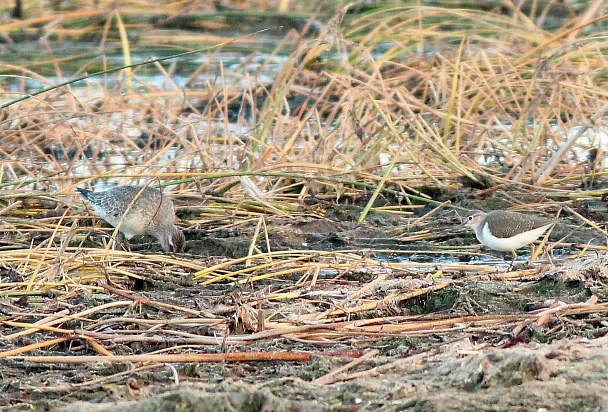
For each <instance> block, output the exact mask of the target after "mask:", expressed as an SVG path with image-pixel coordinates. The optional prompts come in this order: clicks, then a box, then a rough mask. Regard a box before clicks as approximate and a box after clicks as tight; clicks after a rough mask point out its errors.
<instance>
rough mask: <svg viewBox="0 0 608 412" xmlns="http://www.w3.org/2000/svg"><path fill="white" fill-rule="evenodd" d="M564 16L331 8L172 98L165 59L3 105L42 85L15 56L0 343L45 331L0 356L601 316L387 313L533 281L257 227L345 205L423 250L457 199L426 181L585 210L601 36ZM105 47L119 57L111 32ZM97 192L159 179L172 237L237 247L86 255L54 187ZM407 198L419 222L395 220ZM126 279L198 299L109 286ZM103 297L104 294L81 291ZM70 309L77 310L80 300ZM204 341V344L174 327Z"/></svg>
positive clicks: (326, 337) (599, 118)
mask: <svg viewBox="0 0 608 412" xmlns="http://www.w3.org/2000/svg"><path fill="white" fill-rule="evenodd" d="M594 4H596V3H594ZM167 7H168V6H167ZM590 7H591V6H590ZM167 12H168V13H169V12H170V11H167ZM82 13H84V12H82ZM128 14H129V13H126V12H125V15H128ZM581 16H583V17H580V18H577V19H573V20H572V21H570V22H569V23H568V24H567V25H565V26H564V27H562V28H561V29H559V30H556V31H550V32H549V31H546V30H543V29H541V28H540V27H538V26H536V25H535V24H534V23H533V21H532V20H530V19H527V18H526V17H525V16H523V15H521V14H518V13H514V14H513V15H510V16H507V15H497V14H493V13H489V12H488V13H486V12H479V11H475V12H473V11H466V10H449V9H442V8H427V7H416V8H393V9H391V10H380V11H378V12H377V13H369V14H367V15H362V16H360V17H356V18H353V17H352V16H349V17H348V19H345V18H344V15H338V16H337V17H335V18H333V19H331V20H330V21H329V22H328V23H327V24H326V25H325V26H324V28H323V30H322V31H321V32H320V33H319V34H318V36H317V37H316V38H314V39H311V38H303V37H299V35H298V34H297V33H295V32H293V31H292V32H289V33H288V34H287V35H286V36H285V38H284V39H283V42H282V43H281V44H280V46H278V47H277V49H276V50H275V52H274V53H271V54H269V55H261V54H256V53H252V54H251V55H250V56H248V57H246V58H245V59H244V60H243V61H241V62H240V64H238V65H232V66H231V67H227V66H226V65H224V64H222V63H221V60H220V58H223V57H226V54H225V53H224V52H223V51H222V50H217V49H216V50H215V51H213V52H211V54H210V56H211V57H210V58H209V59H207V60H205V62H204V63H201V64H200V65H198V67H197V68H196V69H195V70H194V71H193V72H191V73H188V76H187V78H186V79H185V80H184V81H183V85H182V84H179V85H178V84H177V83H176V81H175V80H174V78H175V76H176V74H177V73H180V70H179V62H175V61H168V62H162V63H161V62H155V63H152V64H142V65H136V66H135V67H132V68H131V70H130V71H129V72H127V71H121V72H119V73H107V74H101V75H94V76H90V77H88V79H87V80H86V82H87V83H86V84H87V85H86V86H85V87H76V85H75V84H67V85H65V86H62V87H60V88H55V89H52V90H49V91H46V92H45V93H41V94H38V95H36V96H33V97H30V98H26V99H25V100H22V101H19V102H10V101H7V100H6V96H10V99H12V100H15V99H17V98H18V97H19V96H21V95H28V93H29V91H28V89H26V87H25V79H26V78H28V79H31V78H37V79H39V80H40V81H41V82H42V83H43V84H45V85H51V83H52V82H51V81H49V80H47V79H46V78H45V77H44V76H40V75H38V74H37V73H36V70H35V65H34V64H33V67H26V66H23V67H18V68H15V67H14V65H13V66H11V65H8V64H0V70H3V71H5V72H6V71H7V70H9V69H11V70H12V71H13V73H15V74H14V75H16V76H22V78H23V79H24V83H22V84H21V86H20V88H19V90H14V89H12V90H11V91H10V92H7V94H6V95H5V97H4V101H3V103H4V108H3V109H2V121H1V122H0V129H1V131H0V133H2V144H1V146H0V161H1V164H0V167H1V173H0V202H1V206H0V208H1V209H0V217H1V219H2V221H1V227H0V229H1V231H2V236H3V237H2V240H3V243H2V245H3V247H2V250H0V266H1V267H2V270H3V273H2V278H3V280H2V283H0V293H1V294H2V296H4V302H3V305H4V314H5V317H4V320H3V322H4V323H3V324H4V328H3V332H2V333H3V334H4V335H5V340H7V341H9V342H12V341H15V339H16V338H17V337H23V336H24V334H32V333H40V332H45V334H44V336H45V339H46V340H44V339H43V340H42V341H41V342H38V343H36V344H31V345H29V344H28V345H25V344H24V345H21V346H20V345H16V347H15V348H13V349H10V350H6V351H5V352H3V353H0V356H2V357H7V356H15V355H17V354H25V353H27V352H29V351H32V350H37V349H41V348H46V347H51V346H53V347H54V345H57V344H59V343H65V342H69V341H76V340H77V341H83V342H86V343H87V344H88V348H87V350H86V351H83V353H88V354H92V353H97V354H99V355H100V356H107V355H110V354H118V353H116V352H114V351H112V350H108V349H107V348H105V347H104V345H106V344H107V343H108V342H114V343H117V342H120V343H122V344H131V343H133V342H136V341H137V342H143V343H146V344H147V345H149V346H145V347H140V348H141V351H142V352H141V353H144V352H145V350H147V349H146V348H149V349H150V352H149V353H148V354H153V353H156V352H154V350H156V347H157V345H158V344H159V342H164V343H168V344H169V345H170V346H172V347H173V348H174V350H175V352H177V353H179V352H180V351H181V350H182V349H184V350H185V348H191V347H192V346H191V345H197V347H198V345H210V346H212V347H216V348H217V347H218V346H219V347H220V348H221V350H224V351H225V350H227V348H228V347H230V346H231V345H236V344H251V343H253V342H260V341H268V340H271V339H274V338H276V337H279V336H281V337H283V338H285V339H288V340H293V341H306V342H308V343H311V344H313V345H317V344H319V345H321V344H327V343H331V342H338V341H340V342H342V341H345V340H348V341H354V340H355V337H357V338H361V339H363V338H365V339H382V338H385V337H387V336H410V335H415V336H431V335H438V334H444V335H460V334H462V333H465V334H466V333H473V332H474V331H478V330H481V329H483V330H485V331H487V332H488V333H491V331H495V332H496V333H497V334H500V333H502V331H505V330H507V331H511V332H513V331H514V330H515V329H517V328H521V327H523V326H522V325H527V324H530V323H531V322H537V324H538V325H541V326H545V325H547V324H549V323H550V322H549V318H551V317H557V316H558V315H559V316H569V315H573V314H577V315H579V314H581V313H600V312H601V313H603V312H605V311H606V307H605V304H602V303H599V304H598V303H596V302H595V301H590V302H587V303H586V304H581V305H567V306H559V307H558V309H556V310H555V311H553V312H551V313H549V312H538V313H535V314H530V313H515V312H513V313H512V314H500V313H488V314H486V315H484V316H475V313H473V312H472V313H469V314H468V315H467V314H465V313H463V311H462V310H460V311H456V312H453V313H451V312H437V313H433V314H429V315H424V316H404V315H403V314H402V313H403V306H400V303H402V302H406V301H407V302H420V300H421V299H422V298H425V299H426V298H428V297H430V296H433V294H434V293H437V292H438V291H441V290H442V289H446V288H450V287H455V286H457V285H461V284H463V283H465V282H486V281H489V282H492V281H500V282H514V284H515V282H517V284H519V282H526V281H530V280H538V279H540V278H542V277H543V276H544V272H543V271H546V270H548V269H547V268H546V267H543V269H542V270H532V271H523V272H511V273H499V274H496V272H497V270H496V267H494V266H492V265H489V264H488V265H478V266H473V265H468V264H467V265H465V264H459V263H455V262H454V263H445V264H443V263H435V262H433V263H428V264H425V263H417V262H408V261H405V260H402V261H401V262H398V263H395V262H393V261H387V260H386V259H381V258H377V257H376V256H378V255H390V254H391V253H394V254H399V253H403V254H404V256H409V254H410V253H411V251H404V252H399V251H395V250H385V249H382V248H373V247H371V248H366V249H363V248H356V249H352V250H334V251H327V250H314V248H307V247H302V248H301V250H274V247H273V246H272V241H271V240H272V237H273V236H274V232H273V231H272V230H269V229H268V226H267V224H269V223H270V222H272V221H274V220H277V219H283V221H287V222H295V221H298V220H300V219H313V220H314V219H327V220H330V219H329V218H328V217H327V213H326V211H325V210H323V209H322V208H320V209H315V208H313V207H309V204H307V203H306V202H308V201H311V199H312V200H313V201H319V202H327V203H324V204H333V205H335V204H344V203H346V202H355V203H357V204H358V205H359V206H360V208H359V209H358V211H357V216H356V217H357V219H359V220H360V221H361V222H366V218H368V217H369V215H370V214H372V215H375V216H381V217H387V216H390V217H394V216H396V217H397V218H399V219H400V220H399V221H400V222H401V223H402V226H400V228H399V233H395V234H394V235H396V234H399V235H402V236H403V239H404V242H407V241H412V240H427V241H431V242H433V241H434V239H435V238H434V236H435V235H436V229H432V226H427V225H430V224H431V223H432V221H433V220H434V219H439V220H441V221H445V220H446V219H448V218H449V217H450V213H449V212H447V211H448V210H449V209H450V208H452V207H455V208H458V207H459V205H455V204H449V203H447V202H445V199H439V198H438V197H436V196H434V195H433V194H432V193H429V192H427V189H428V188H429V187H434V188H436V189H439V190H441V191H445V192H444V193H446V192H450V191H451V192H450V193H458V191H463V187H469V186H470V185H478V187H482V188H484V189H486V190H484V191H483V192H473V191H471V192H470V193H471V194H475V195H477V196H480V195H488V194H491V193H493V192H494V191H497V190H505V192H506V193H507V194H506V195H505V197H506V198H507V199H508V202H507V203H510V204H511V205H512V206H514V207H516V208H520V209H526V208H529V209H538V208H539V207H540V206H539V204H533V205H530V204H529V201H528V200H529V199H536V200H537V201H538V202H543V208H547V209H551V210H556V209H558V208H562V207H566V206H572V205H573V202H574V200H573V197H575V196H576V197H578V198H587V199H589V198H591V199H599V198H601V197H602V196H604V195H605V194H606V192H607V190H606V189H604V188H603V187H602V186H599V189H597V190H588V191H585V190H582V189H580V188H581V186H582V185H588V186H589V187H592V185H597V184H598V182H599V183H601V182H602V181H603V180H604V179H605V175H606V169H605V163H604V161H603V160H604V156H603V155H602V154H599V155H597V156H596V157H595V158H594V159H591V160H589V159H588V158H587V156H588V154H589V153H590V151H591V150H598V151H599V152H601V150H602V148H603V145H604V147H605V143H603V145H602V144H601V143H600V141H599V138H600V136H601V135H602V134H604V132H605V127H606V125H605V123H606V117H605V116H604V113H605V111H606V107H605V106H604V102H605V101H606V97H607V94H608V92H607V91H606V90H608V84H607V83H608V82H607V79H608V77H607V76H605V71H606V67H608V61H607V60H606V56H605V53H604V51H605V49H606V48H607V47H608V42H607V40H606V33H605V32H588V31H587V30H586V29H587V28H588V27H593V25H594V24H599V23H601V21H600V20H599V19H596V20H594V19H593V17H589V16H587V15H586V14H584V13H583V14H581ZM78 17H79V18H85V17H86V18H90V16H88V15H84V14H81V15H79V16H78ZM15 24H16V23H15ZM22 24H24V23H22ZM30 24H31V22H30ZM32 27H33V26H32ZM105 27H106V29H107V30H109V26H105ZM125 27H126V29H127V32H129V31H130V30H132V28H131V27H129V25H128V24H127V25H126V26H124V27H123V28H125ZM87 30H88V29H87ZM5 33H8V34H7V35H8V36H9V37H10V36H11V35H12V33H14V32H11V31H10V30H6V31H5ZM103 33H105V34H103V37H102V38H103V40H104V41H106V40H107V41H110V40H111V36H109V37H108V36H106V34H107V32H103ZM56 35H57V36H58V37H59V38H61V35H62V33H61V32H60V31H59V32H57V33H56ZM120 37H121V36H120V35H119V36H117V38H118V39H119V40H120ZM259 41H260V39H259V37H256V36H253V37H251V38H248V39H247V42H250V44H256V42H259ZM243 42H245V40H242V41H239V44H243ZM112 44H113V45H117V44H118V43H113V42H112ZM289 45H294V46H293V51H292V52H291V53H290V54H289V57H288V58H287V59H285V56H284V55H282V53H283V52H284V51H285V49H286V48H287V47H288V46H289ZM121 47H122V49H123V50H125V48H129V47H130V46H129V42H128V41H126V39H125V36H124V35H123V36H122V46H121ZM53 63H54V64H55V67H56V75H57V78H58V79H60V80H63V79H66V77H65V75H63V74H62V69H61V61H59V60H56V61H54V62H53ZM93 63H95V64H93ZM99 66H101V68H102V69H105V68H109V63H108V61H106V60H105V59H104V58H103V57H98V58H96V59H95V60H92V61H91V63H90V66H89V65H88V64H87V65H83V66H82V67H81V70H80V71H79V73H77V74H75V75H74V76H82V75H84V74H85V73H87V72H89V71H90V70H92V68H93V67H96V68H99ZM276 67H279V69H278V71H277V70H274V68H276ZM271 69H272V70H271ZM268 73H274V74H273V77H272V78H271V79H270V81H268V80H267V79H268V77H267V76H268ZM152 78H153V80H151V79H152ZM6 87H8V86H6ZM13 87H14V86H13ZM581 130H582V131H584V132H585V133H582V132H581ZM604 137H605V136H604ZM560 148H564V149H561V150H560ZM97 181H104V182H105V181H112V182H120V183H121V184H127V183H147V182H149V181H153V182H155V183H157V184H159V185H162V186H166V190H167V191H168V192H169V193H170V194H171V195H172V196H173V197H174V198H175V199H176V202H177V205H178V211H179V213H178V214H179V216H180V217H181V218H182V219H181V221H180V224H181V225H182V226H184V227H187V228H188V229H189V231H190V233H191V234H192V233H195V232H198V231H201V230H203V229H204V230H208V231H209V232H210V233H212V234H214V233H217V232H219V231H229V230H233V229H235V228H239V227H245V226H247V225H249V227H254V228H255V229H254V230H253V231H252V232H251V233H252V238H251V246H250V247H249V253H248V254H246V255H243V256H240V257H237V258H228V257H201V256H200V253H199V254H198V256H197V254H184V255H182V256H167V255H154V254H151V253H137V252H122V251H115V250H111V249H110V248H103V247H99V248H91V247H88V246H87V245H86V242H87V240H86V239H85V235H86V234H87V230H88V229H87V227H88V226H89V225H88V222H89V217H88V216H89V215H88V212H86V211H85V210H84V209H83V206H82V203H81V202H80V201H78V200H77V199H76V197H75V195H74V188H75V187H76V186H81V185H88V184H90V183H92V182H97ZM463 185H464V186H463ZM593 187H595V186H593ZM507 189H508V190H507ZM466 190H469V189H466ZM573 191H575V192H576V194H575V195H572V192H573ZM480 197H481V196H480ZM547 198H548V199H551V200H546V199H547ZM454 200H458V199H457V196H456V197H455V198H454ZM461 200H462V198H461ZM322 204H323V203H322ZM421 205H428V206H431V207H430V208H428V209H426V211H427V212H428V210H430V209H432V208H435V207H436V209H434V210H433V213H428V214H421V213H418V216H413V215H412V213H413V212H415V211H416V209H417V208H419V207H420V206H421ZM83 222H84V224H83ZM588 224H589V226H590V227H592V228H593V230H595V231H596V232H597V233H602V229H601V227H599V226H597V225H595V226H594V225H593V223H592V222H588ZM85 225H86V226H85ZM408 228H411V231H409V230H408ZM596 249H598V250H601V248H600V247H596ZM448 252H449V253H451V254H452V255H454V256H455V255H458V254H459V253H470V249H466V248H462V249H459V248H457V247H452V248H451V249H449V250H448ZM417 253H423V254H424V253H428V254H432V253H441V251H439V252H438V250H437V249H436V248H435V249H433V250H429V251H427V252H425V251H422V252H421V251H417ZM463 273H466V275H467V277H461V275H462V274H463ZM144 280H145V281H146V282H149V283H152V284H153V285H155V287H156V288H157V289H158V290H172V291H173V290H180V289H182V288H183V289H185V290H188V291H190V292H189V293H190V294H191V296H198V297H199V298H200V299H201V300H204V301H208V302H212V303H214V304H216V305H217V306H216V307H212V305H211V304H210V305H209V306H208V307H207V306H205V305H204V304H200V303H199V304H192V305H191V306H185V305H184V304H183V302H180V301H179V299H175V302H171V301H170V299H169V298H168V297H167V295H163V294H159V295H154V296H156V298H144V297H143V296H142V295H140V294H135V293H133V292H131V291H128V290H130V289H132V288H134V287H135V286H134V285H138V284H139V283H141V282H142V281H144ZM214 287H215V288H217V289H213V288H214ZM209 288H210V289H209ZM198 291H200V292H198ZM216 291H220V297H218V295H215V293H216ZM198 293H200V295H197V294H198ZM106 295H107V296H110V298H109V299H108V301H106V300H104V299H102V298H100V297H99V296H106ZM89 296H95V298H91V302H92V303H91V304H90V305H87V304H84V305H83V302H87V299H89ZM165 299H166V300H165ZM226 302H230V305H232V306H230V307H228V308H226V307H225V306H226V305H227V304H226ZM222 305H224V306H222ZM220 306H222V307H221V308H220V309H218V307H220ZM142 313H145V314H146V315H145V316H143V317H142V316H141V314H142ZM108 325H111V332H105V330H106V328H109V327H108ZM551 325H552V326H555V324H551ZM203 327H206V328H211V330H212V331H213V333H211V332H209V333H208V335H209V336H205V333H200V334H198V333H193V332H191V331H192V330H200V328H203ZM108 330H109V329H108ZM513 333H515V335H517V333H516V332H513ZM213 334H217V335H218V336H222V337H221V338H217V336H211V335H213ZM118 352H121V351H120V350H118ZM159 352H162V351H160V350H159ZM37 353H40V352H37ZM121 353H122V352H121ZM147 356H148V355H147ZM254 358H255V357H254ZM296 358H297V357H296ZM296 358H294V359H296ZM28 359H35V358H28ZM62 359H63V360H62V362H68V361H70V360H68V359H67V358H62ZM158 359H159V360H160V361H176V360H175V359H174V358H171V359H169V358H163V355H161V354H159V358H158ZM183 359H184V361H193V360H194V361H201V360H204V359H203V357H199V358H196V359H193V358H183ZM255 359H263V355H259V357H257V358H255ZM301 359H302V358H297V359H296V360H301ZM44 360H45V361H50V359H44ZM87 360H90V359H88V358H87ZM132 360H138V359H136V358H133V359H132ZM212 360H216V359H215V358H214V359H212ZM53 361H57V359H55V360H53ZM329 378H330V377H328V379H329Z"/></svg>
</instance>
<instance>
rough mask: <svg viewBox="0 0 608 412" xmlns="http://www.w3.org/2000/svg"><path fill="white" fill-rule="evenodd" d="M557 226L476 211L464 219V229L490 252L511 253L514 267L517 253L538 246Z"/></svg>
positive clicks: (513, 214) (546, 221)
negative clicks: (470, 230)
mask: <svg viewBox="0 0 608 412" xmlns="http://www.w3.org/2000/svg"><path fill="white" fill-rule="evenodd" d="M556 223H557V222H556V221H555V220H550V219H545V218H541V217H537V216H529V215H525V214H523V213H517V212H510V211H506V210H495V211H493V212H490V213H484V212H482V211H480V210H476V211H473V212H471V213H469V214H468V215H467V216H466V217H465V218H464V226H466V227H469V228H471V229H473V230H474V231H475V236H476V237H477V240H479V242H480V243H481V244H483V245H484V246H487V247H489V248H490V249H494V250H499V251H503V252H511V253H512V255H513V261H512V262H511V263H513V262H514V261H515V259H516V258H517V254H516V253H515V251H516V250H517V249H520V248H522V247H524V246H526V245H528V244H530V243H532V242H534V241H535V240H536V239H538V238H539V237H540V236H541V235H542V234H543V233H545V232H546V231H547V230H548V229H549V228H550V227H552V226H553V225H555V224H556Z"/></svg>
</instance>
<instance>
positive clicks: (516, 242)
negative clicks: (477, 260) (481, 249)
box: [476, 224, 550, 252]
mask: <svg viewBox="0 0 608 412" xmlns="http://www.w3.org/2000/svg"><path fill="white" fill-rule="evenodd" d="M549 226H550V225H546V226H541V227H539V228H536V229H533V230H530V231H529V232H524V233H520V234H518V235H515V236H511V237H506V238H497V237H496V236H494V235H492V233H490V230H489V228H488V225H487V224H485V225H484V226H483V231H482V233H481V236H479V234H476V235H477V240H479V241H480V242H481V243H483V244H484V245H486V246H487V247H489V248H490V249H494V250H499V251H502V252H510V251H512V250H517V249H519V248H522V247H524V246H526V245H527V244H530V243H532V242H534V241H535V240H536V239H538V238H539V237H540V235H542V234H543V233H544V232H545V231H546V230H547V229H548V228H549Z"/></svg>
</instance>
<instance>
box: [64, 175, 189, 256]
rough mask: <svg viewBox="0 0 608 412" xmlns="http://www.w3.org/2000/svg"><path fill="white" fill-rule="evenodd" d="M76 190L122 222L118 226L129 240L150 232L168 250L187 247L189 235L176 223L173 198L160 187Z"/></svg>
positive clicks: (112, 220) (113, 220) (100, 211)
mask: <svg viewBox="0 0 608 412" xmlns="http://www.w3.org/2000/svg"><path fill="white" fill-rule="evenodd" d="M76 190H78V192H79V194H80V196H81V197H82V198H83V199H85V200H87V201H88V202H89V203H90V204H91V206H93V210H95V212H96V213H97V214H98V215H99V216H100V217H101V218H103V219H104V220H105V221H106V222H108V223H109V224H110V225H112V226H114V227H117V226H118V225H119V224H120V227H119V230H120V232H122V234H123V235H124V236H125V238H126V239H127V240H128V239H131V238H132V237H133V236H137V235H150V236H154V237H155V238H156V239H158V241H159V242H160V245H161V247H162V248H163V250H164V251H165V252H175V253H179V252H181V251H182V250H183V249H184V246H185V243H186V238H185V236H184V233H183V232H182V231H181V230H179V228H177V227H176V226H175V223H174V222H175V211H174V209H173V202H172V201H171V199H170V198H169V197H167V196H166V195H165V194H164V193H162V192H161V191H160V190H158V189H155V188H153V187H148V186H129V185H127V186H117V187H114V188H112V189H109V190H106V191H103V192H93V191H90V190H87V189H83V188H76ZM125 213H126V215H125ZM123 215H125V216H124V218H123ZM121 219H122V223H121Z"/></svg>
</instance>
